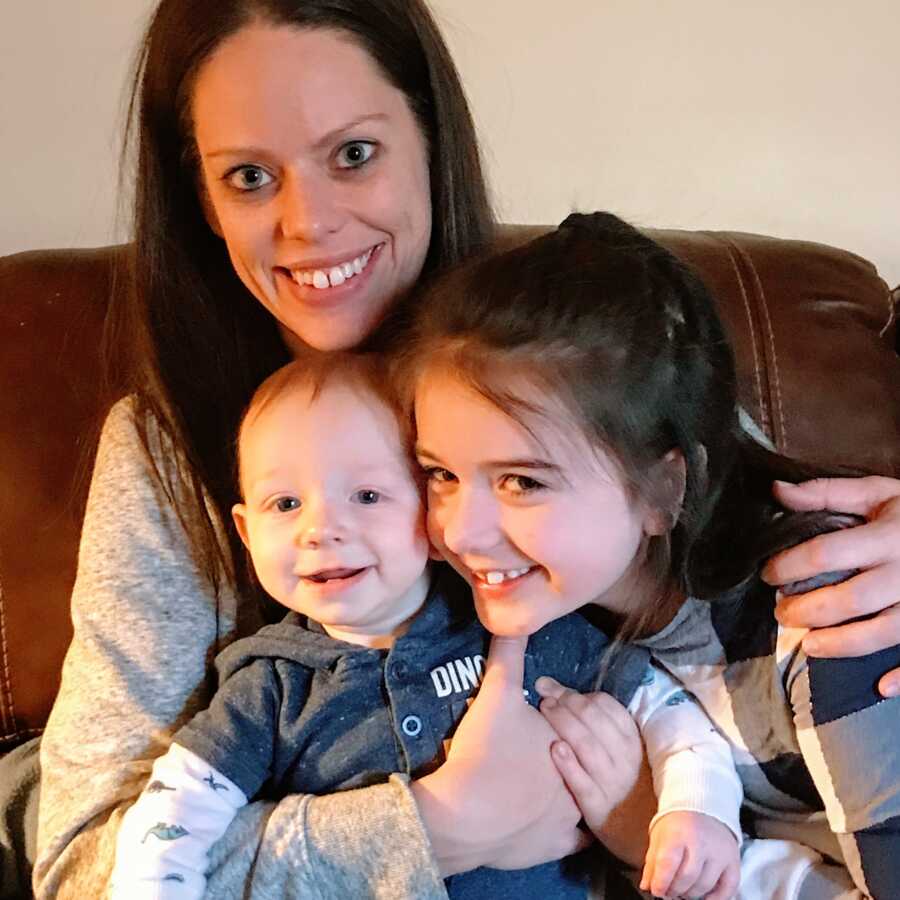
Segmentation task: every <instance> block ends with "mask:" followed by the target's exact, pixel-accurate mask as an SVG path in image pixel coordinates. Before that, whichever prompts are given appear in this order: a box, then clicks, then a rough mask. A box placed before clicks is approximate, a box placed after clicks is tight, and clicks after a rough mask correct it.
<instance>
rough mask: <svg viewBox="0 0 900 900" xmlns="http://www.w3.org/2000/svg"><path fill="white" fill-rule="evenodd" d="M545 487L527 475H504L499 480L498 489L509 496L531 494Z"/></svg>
mask: <svg viewBox="0 0 900 900" xmlns="http://www.w3.org/2000/svg"><path fill="white" fill-rule="evenodd" d="M546 486H547V485H545V484H543V483H542V482H540V481H538V480H537V479H535V478H530V477H529V476H528V475H504V476H503V477H502V478H501V479H500V487H501V488H503V490H505V491H509V493H510V494H531V493H533V492H534V491H539V490H541V489H543V488H545V487H546Z"/></svg>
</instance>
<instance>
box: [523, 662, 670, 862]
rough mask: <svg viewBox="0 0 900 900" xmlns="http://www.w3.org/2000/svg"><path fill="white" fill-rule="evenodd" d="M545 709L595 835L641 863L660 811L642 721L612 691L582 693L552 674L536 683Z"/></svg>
mask: <svg viewBox="0 0 900 900" xmlns="http://www.w3.org/2000/svg"><path fill="white" fill-rule="evenodd" d="M535 686H536V687H537V690H538V693H539V694H540V695H541V696H542V697H543V698H544V699H543V701H542V702H541V713H542V714H543V715H544V717H545V718H546V719H547V721H548V722H549V723H550V724H551V725H552V726H553V730H554V731H555V732H556V734H557V735H558V736H559V740H556V741H554V743H553V746H552V748H551V752H552V754H553V761H554V762H555V763H556V767H557V768H558V769H559V772H560V774H561V775H562V777H563V779H565V782H566V784H567V785H568V788H569V790H570V791H571V792H572V795H573V796H574V797H575V802H576V803H577V804H578V807H579V809H580V810H581V814H582V816H583V817H584V821H585V823H586V824H587V826H588V827H589V828H590V830H591V831H592V832H593V833H594V835H595V836H596V837H597V838H598V839H599V840H600V841H601V842H602V843H603V844H605V845H606V847H607V848H608V849H609V850H610V851H611V852H612V853H613V854H615V855H616V856H618V857H619V858H620V859H622V860H624V861H625V862H627V863H629V864H630V865H632V866H634V867H635V868H638V867H639V866H640V865H641V862H642V861H643V859H644V854H645V853H646V851H647V826H648V825H649V824H650V819H651V817H652V816H653V814H654V813H655V812H656V797H655V796H654V794H653V787H652V782H651V779H650V771H649V768H648V767H647V764H646V760H645V758H644V747H643V744H642V743H641V737H640V734H639V733H638V729H637V725H635V723H634V720H633V719H632V718H631V716H630V715H629V713H628V711H627V710H626V709H625V707H624V706H622V704H621V703H619V702H618V701H617V700H615V699H613V698H612V697H611V696H610V695H609V694H604V693H602V692H597V693H592V694H579V693H578V692H577V691H573V690H571V689H569V688H566V687H563V686H562V685H561V684H560V683H559V682H558V681H555V680H554V679H552V678H546V677H544V678H539V679H538V680H537V683H536V685H535Z"/></svg>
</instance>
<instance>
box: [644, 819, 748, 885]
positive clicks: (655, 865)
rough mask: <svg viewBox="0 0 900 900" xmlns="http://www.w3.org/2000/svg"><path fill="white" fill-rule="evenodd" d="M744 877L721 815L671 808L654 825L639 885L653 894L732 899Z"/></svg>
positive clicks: (730, 835)
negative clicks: (714, 815) (715, 817)
mask: <svg viewBox="0 0 900 900" xmlns="http://www.w3.org/2000/svg"><path fill="white" fill-rule="evenodd" d="M740 877H741V860H740V850H739V848H738V844H737V841H736V840H735V838H734V835H733V834H732V833H731V831H730V830H729V829H728V828H726V827H725V826H724V825H723V824H722V823H721V822H720V821H719V820H718V819H714V818H712V816H705V815H703V814H702V813H695V812H671V813H668V814H667V815H665V816H663V817H662V818H661V819H657V821H656V822H655V823H654V825H653V827H652V828H651V829H650V849H649V850H648V851H647V860H646V862H645V863H644V872H643V874H642V875H641V890H642V891H650V893H651V894H653V896H654V897H665V898H674V897H681V896H685V897H703V898H705V900H731V898H733V897H734V896H735V893H736V892H737V888H738V884H739V882H740Z"/></svg>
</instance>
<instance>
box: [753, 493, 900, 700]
mask: <svg viewBox="0 0 900 900" xmlns="http://www.w3.org/2000/svg"><path fill="white" fill-rule="evenodd" d="M775 496H776V497H777V498H778V501H779V502H780V503H781V504H783V505H784V506H786V507H788V508H789V509H793V510H797V511H800V510H816V509H829V510H831V511H833V512H845V513H856V514H858V515H862V516H864V517H865V518H866V520H867V522H866V524H865V525H859V526H857V527H856V528H847V529H844V530H843V531H834V532H831V533H829V534H822V535H819V536H818V537H815V538H813V539H812V540H809V541H806V542H805V543H803V544H798V545H797V546H796V547H792V548H791V549H790V550H785V551H784V552H783V553H779V554H778V555H777V556H774V557H773V558H772V559H770V560H769V562H768V564H767V565H766V567H765V568H764V570H763V578H764V579H765V580H766V581H767V582H769V584H773V585H780V584H788V583H790V582H792V581H800V580H803V579H806V578H811V577H812V576H814V575H818V574H821V573H824V572H833V571H839V570H845V569H859V570H860V571H859V573H858V574H857V575H855V576H854V577H853V578H849V579H848V580H847V581H844V582H842V583H841V584H836V585H832V586H830V587H824V588H820V589H819V590H816V591H811V592H809V593H807V594H799V595H797V596H795V597H785V598H784V599H783V600H781V602H780V603H779V604H778V608H777V611H776V614H775V615H776V617H777V619H778V621H779V622H780V623H781V624H782V625H785V626H788V627H800V628H811V629H813V631H811V632H810V634H809V635H807V636H806V638H804V640H803V649H804V651H805V652H806V653H807V654H808V655H809V656H828V657H835V656H839V657H844V656H865V655H867V654H869V653H874V652H876V651H878V650H884V649H885V648H887V647H892V646H894V645H895V644H900V481H898V480H896V479H893V478H881V477H877V476H872V477H868V478H818V479H816V480H814V481H807V482H803V483H802V484H797V485H792V484H785V483H783V482H776V483H775ZM875 613H877V615H873V614H875ZM861 616H870V618H865V619H862V620H860V621H853V620H857V619H859V617H861ZM841 623H845V624H841ZM878 688H879V690H880V691H881V693H882V694H883V695H884V696H886V697H890V696H894V695H896V694H900V668H898V669H894V670H893V671H892V672H888V673H887V674H886V675H885V676H884V677H883V678H882V679H881V680H880V681H879V683H878Z"/></svg>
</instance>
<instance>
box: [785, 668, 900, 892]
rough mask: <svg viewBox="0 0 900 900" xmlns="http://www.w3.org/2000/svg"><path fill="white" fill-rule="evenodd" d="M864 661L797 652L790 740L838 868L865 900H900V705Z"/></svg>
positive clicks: (790, 679) (789, 676) (788, 676)
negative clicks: (877, 684) (840, 862)
mask: <svg viewBox="0 0 900 900" xmlns="http://www.w3.org/2000/svg"><path fill="white" fill-rule="evenodd" d="M868 667H869V661H868V660H867V659H866V658H865V657H862V658H855V659H854V658H851V659H816V658H812V657H807V656H806V655H805V654H803V652H802V651H800V652H798V654H797V656H796V657H795V660H794V663H793V665H792V667H791V671H789V672H787V673H785V683H786V684H788V685H790V701H791V705H792V707H793V710H794V725H795V728H796V731H797V741H798V744H799V746H800V752H801V753H802V754H803V759H804V762H805V763H806V766H807V768H808V769H809V772H810V775H811V776H812V779H813V781H814V783H815V785H816V788H817V790H818V792H819V795H820V796H821V798H822V802H823V803H824V806H825V814H826V816H827V819H828V825H829V826H830V828H831V830H832V832H833V833H834V834H835V836H836V837H837V840H838V843H839V844H840V846H841V850H842V852H843V855H844V863H845V865H846V867H847V871H848V872H849V874H850V876H851V877H852V879H853V882H854V884H855V885H856V887H857V888H858V889H859V891H860V892H862V894H863V896H865V897H873V898H877V900H882V898H887V897H900V866H898V865H897V859H898V856H900V745H898V743H897V734H898V732H900V698H893V699H890V700H884V699H882V698H880V697H879V696H878V694H877V693H876V692H875V691H874V689H873V680H871V679H869V678H867V677H866V671H867V668H868Z"/></svg>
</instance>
